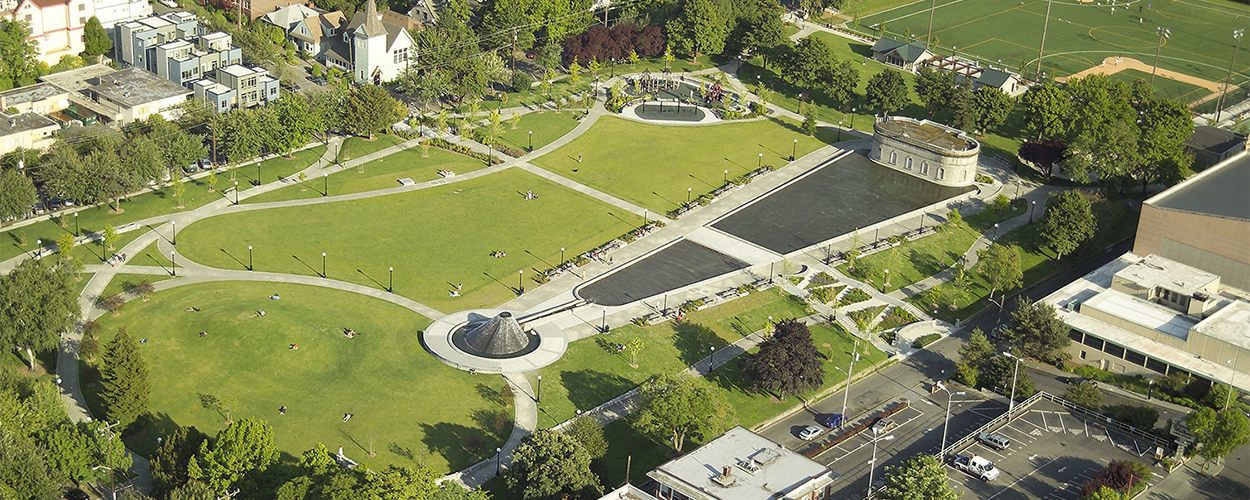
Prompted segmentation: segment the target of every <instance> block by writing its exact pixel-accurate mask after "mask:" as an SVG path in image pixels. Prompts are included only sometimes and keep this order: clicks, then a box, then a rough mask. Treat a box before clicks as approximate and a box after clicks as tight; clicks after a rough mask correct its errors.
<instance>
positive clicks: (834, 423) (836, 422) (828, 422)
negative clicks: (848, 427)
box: [820, 413, 846, 429]
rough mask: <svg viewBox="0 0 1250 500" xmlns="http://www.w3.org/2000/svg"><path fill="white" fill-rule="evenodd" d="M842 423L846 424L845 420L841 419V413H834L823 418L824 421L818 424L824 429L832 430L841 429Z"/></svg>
mask: <svg viewBox="0 0 1250 500" xmlns="http://www.w3.org/2000/svg"><path fill="white" fill-rule="evenodd" d="M844 422H846V418H845V417H843V416H842V414H841V413H834V414H833V415H829V416H827V417H825V419H824V420H823V421H821V422H820V423H822V424H824V425H825V427H828V428H830V429H832V428H834V427H841V426H842V424H843V423H844Z"/></svg>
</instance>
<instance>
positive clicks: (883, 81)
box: [864, 69, 907, 115]
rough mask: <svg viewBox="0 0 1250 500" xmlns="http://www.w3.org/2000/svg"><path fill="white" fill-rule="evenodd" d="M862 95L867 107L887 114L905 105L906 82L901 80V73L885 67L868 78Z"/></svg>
mask: <svg viewBox="0 0 1250 500" xmlns="http://www.w3.org/2000/svg"><path fill="white" fill-rule="evenodd" d="M864 96H865V97H866V98H867V99H868V107H869V108H871V109H872V110H873V111H877V112H880V113H882V114H883V115H888V114H890V113H891V112H894V111H898V110H900V109H903V107H904V106H906V105H907V84H906V83H904V82H903V75H902V73H899V72H898V71H895V70H892V69H887V70H885V71H882V72H880V73H877V74H875V75H872V78H869V79H868V86H867V87H865V89H864Z"/></svg>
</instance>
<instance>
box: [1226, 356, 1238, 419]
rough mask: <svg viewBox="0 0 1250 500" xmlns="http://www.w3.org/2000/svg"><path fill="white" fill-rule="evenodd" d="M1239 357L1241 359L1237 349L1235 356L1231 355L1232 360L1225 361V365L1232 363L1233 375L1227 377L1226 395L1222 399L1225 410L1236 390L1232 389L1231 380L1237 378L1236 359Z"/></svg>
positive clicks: (1231, 401)
mask: <svg viewBox="0 0 1250 500" xmlns="http://www.w3.org/2000/svg"><path fill="white" fill-rule="evenodd" d="M1240 357H1241V350H1240V349H1238V350H1237V354H1235V355H1233V359H1230V360H1228V361H1225V363H1228V362H1232V363H1233V375H1232V376H1230V377H1228V395H1227V396H1225V397H1224V409H1225V410H1227V409H1228V405H1230V404H1232V403H1233V391H1234V390H1236V389H1233V379H1234V378H1236V377H1237V361H1238V358H1240Z"/></svg>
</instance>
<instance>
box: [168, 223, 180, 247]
mask: <svg viewBox="0 0 1250 500" xmlns="http://www.w3.org/2000/svg"><path fill="white" fill-rule="evenodd" d="M169 244H170V245H173V246H178V221H176V220H171V221H169Z"/></svg>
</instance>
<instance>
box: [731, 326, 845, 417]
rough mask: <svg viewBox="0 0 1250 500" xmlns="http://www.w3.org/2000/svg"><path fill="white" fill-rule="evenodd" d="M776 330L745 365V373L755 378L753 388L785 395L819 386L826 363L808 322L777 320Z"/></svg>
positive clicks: (774, 329) (748, 376) (752, 378)
mask: <svg viewBox="0 0 1250 500" xmlns="http://www.w3.org/2000/svg"><path fill="white" fill-rule="evenodd" d="M773 331H774V333H773V335H772V337H770V338H768V339H767V340H765V341H763V342H761V343H760V345H759V351H758V352H756V353H755V354H751V355H749V356H748V357H747V359H746V361H745V362H744V363H743V365H742V372H743V375H745V376H746V377H747V378H748V379H750V380H751V381H752V383H753V388H754V390H756V391H760V392H764V391H767V392H773V393H776V394H778V395H779V396H780V397H781V398H783V399H784V398H785V397H787V396H789V395H791V394H797V393H799V392H802V391H805V390H810V389H814V388H817V387H820V386H821V384H823V383H824V376H825V368H824V363H823V362H822V361H821V359H820V352H819V351H817V350H816V344H815V343H813V342H812V334H811V332H810V331H809V330H808V329H807V325H804V324H803V323H800V322H799V321H797V320H794V319H787V320H783V321H781V322H779V323H777V325H776V326H775V327H774V328H773Z"/></svg>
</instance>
